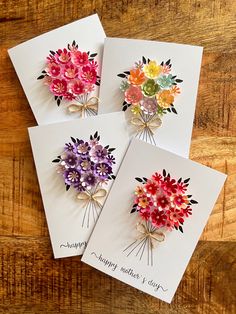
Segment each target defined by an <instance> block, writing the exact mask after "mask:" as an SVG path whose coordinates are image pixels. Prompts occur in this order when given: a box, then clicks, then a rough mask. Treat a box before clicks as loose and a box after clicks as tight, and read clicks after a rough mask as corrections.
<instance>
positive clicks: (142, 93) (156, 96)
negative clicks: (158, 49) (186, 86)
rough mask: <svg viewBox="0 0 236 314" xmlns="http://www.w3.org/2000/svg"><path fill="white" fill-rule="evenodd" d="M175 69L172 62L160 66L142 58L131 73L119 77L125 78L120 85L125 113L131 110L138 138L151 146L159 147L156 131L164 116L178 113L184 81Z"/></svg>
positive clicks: (162, 63)
mask: <svg viewBox="0 0 236 314" xmlns="http://www.w3.org/2000/svg"><path fill="white" fill-rule="evenodd" d="M171 67H172V65H171V61H170V60H168V61H167V62H165V63H164V62H161V63H160V64H158V63H157V62H156V61H155V60H150V59H146V58H145V57H142V61H139V62H136V63H135V65H134V67H133V68H132V69H131V70H130V71H125V72H123V73H120V74H118V76H119V77H121V78H123V79H124V80H123V81H122V82H121V85H120V89H121V91H122V92H123V93H124V102H123V110H124V111H125V110H127V108H128V107H131V112H132V116H133V117H132V119H131V124H133V125H134V126H135V127H136V129H137V133H136V136H137V137H138V138H140V139H142V140H145V141H146V142H150V143H151V144H156V142H155V139H154V131H155V130H156V129H157V128H159V127H160V126H161V124H162V117H163V115H165V114H166V113H168V112H169V113H171V112H173V113H175V114H177V111H176V109H175V107H174V100H175V97H176V96H177V95H178V94H179V93H180V88H179V87H178V84H179V83H181V82H182V80H181V79H178V78H177V77H176V75H172V74H171Z"/></svg>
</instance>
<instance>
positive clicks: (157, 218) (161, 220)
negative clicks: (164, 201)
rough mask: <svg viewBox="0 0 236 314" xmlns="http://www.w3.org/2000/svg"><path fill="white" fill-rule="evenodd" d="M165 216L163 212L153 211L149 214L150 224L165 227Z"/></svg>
mask: <svg viewBox="0 0 236 314" xmlns="http://www.w3.org/2000/svg"><path fill="white" fill-rule="evenodd" d="M166 218H167V216H166V215H165V213H164V211H159V210H158V209H154V211H153V212H152V214H151V219H152V224H153V225H154V226H155V227H158V228H160V227H163V226H164V225H165V222H166Z"/></svg>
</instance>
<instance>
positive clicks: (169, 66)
mask: <svg viewBox="0 0 236 314" xmlns="http://www.w3.org/2000/svg"><path fill="white" fill-rule="evenodd" d="M202 50H203V49H202V47H197V46H190V45H182V44H174V43H164V42H156V41H144V40H135V39H121V38H106V39H105V44H104V54H103V66H102V79H101V86H100V92H99V97H100V101H101V102H100V106H99V113H108V112H114V111H120V110H122V109H123V110H125V113H126V118H127V123H128V125H129V132H130V135H135V136H136V137H137V138H139V139H142V140H144V141H146V142H149V143H152V144H155V145H157V146H158V147H161V148H163V149H167V150H169V151H172V152H174V153H176V154H178V155H181V156H183V157H188V155H189V148H190V142H191V133H192V126H193V118H194V112H195V104H196V97H197V89H198V81H199V73H200V66H201V59H202Z"/></svg>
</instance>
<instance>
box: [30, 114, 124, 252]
mask: <svg viewBox="0 0 236 314" xmlns="http://www.w3.org/2000/svg"><path fill="white" fill-rule="evenodd" d="M29 135H30V141H31V146H32V150H33V156H34V160H35V165H36V170H37V175H38V180H39V185H40V190H41V194H42V199H43V204H44V209H45V213H46V218H47V223H48V228H49V233H50V237H51V242H52V247H53V252H54V256H55V258H59V257H67V256H73V255H80V254H82V253H83V251H84V249H85V247H86V245H87V241H88V239H89V236H90V233H91V231H92V230H93V227H94V224H95V222H96V220H97V217H98V216H99V214H100V211H101V208H102V206H103V203H104V201H105V199H106V196H107V194H108V192H109V189H110V187H111V184H112V182H113V180H114V176H115V175H116V172H117V170H118V167H119V165H120V162H121V160H122V158H123V156H124V153H125V151H126V149H127V146H128V134H127V130H126V123H125V118H124V114H123V113H122V112H118V113H112V114H105V115H99V116H96V117H90V118H86V119H81V120H73V121H66V122H61V123H54V124H50V125H42V126H38V127H32V128H29Z"/></svg>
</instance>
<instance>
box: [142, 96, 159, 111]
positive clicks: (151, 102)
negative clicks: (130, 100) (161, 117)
mask: <svg viewBox="0 0 236 314" xmlns="http://www.w3.org/2000/svg"><path fill="white" fill-rule="evenodd" d="M141 109H142V110H143V111H144V113H146V114H150V115H153V114H155V113H156V112H157V102H156V100H155V99H154V98H148V97H144V99H143V100H142V101H141Z"/></svg>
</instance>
